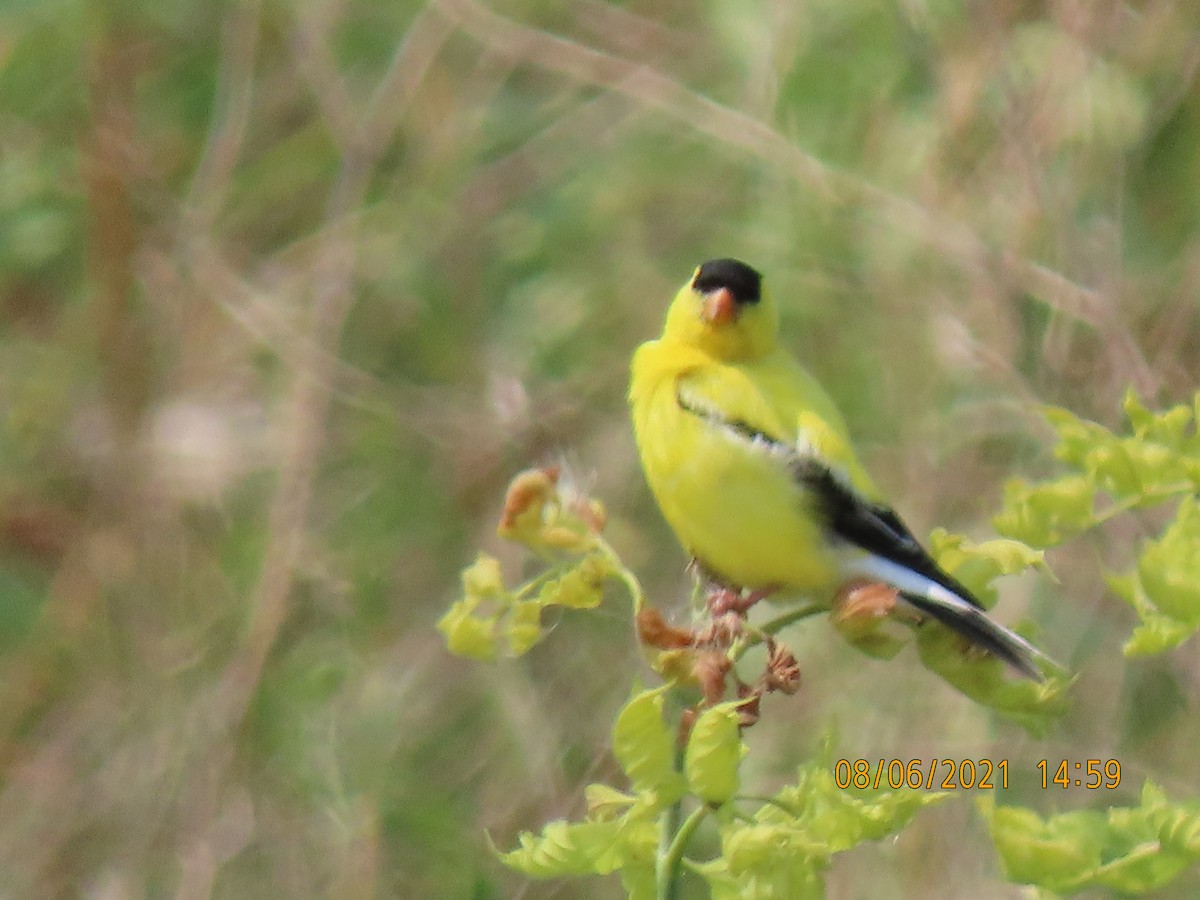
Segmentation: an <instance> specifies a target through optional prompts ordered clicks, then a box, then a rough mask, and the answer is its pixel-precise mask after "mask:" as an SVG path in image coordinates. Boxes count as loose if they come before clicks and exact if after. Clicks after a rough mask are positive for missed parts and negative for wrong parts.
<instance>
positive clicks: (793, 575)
mask: <svg viewBox="0 0 1200 900" xmlns="http://www.w3.org/2000/svg"><path fill="white" fill-rule="evenodd" d="M778 332H779V312H778V309H777V308H776V306H775V304H774V302H773V301H772V299H771V295H770V293H769V292H768V291H767V289H766V287H765V285H764V284H763V280H762V276H761V275H760V274H759V273H758V272H756V271H755V270H754V269H752V268H751V267H750V266H748V265H746V264H745V263H743V262H740V261H738V260H735V259H714V260H710V261H709V262H706V263H704V264H703V265H701V266H700V267H699V268H697V269H696V271H695V273H693V275H692V277H691V279H689V280H688V282H687V284H685V285H684V286H683V287H682V288H681V289H680V291H679V293H678V294H676V295H675V299H674V300H673V301H672V303H671V306H670V309H669V310H668V311H667V320H666V325H665V327H664V328H663V333H662V337H660V338H659V339H658V340H653V341H648V342H647V343H645V344H643V345H642V346H641V347H639V348H638V350H637V352H636V353H635V354H634V357H633V365H632V378H631V382H630V388H629V403H630V407H631V410H632V415H633V426H634V432H635V435H636V438H637V445H638V452H639V453H640V455H641V461H642V468H643V469H644V471H645V473H646V480H647V482H648V483H649V485H650V489H651V491H652V492H653V493H654V497H655V499H656V500H657V501H658V505H659V507H660V508H661V509H662V512H663V515H664V516H665V517H666V520H667V522H668V524H670V526H671V528H672V529H674V531H675V534H676V536H677V537H678V538H679V541H680V543H682V544H683V546H684V549H685V550H686V551H687V552H688V553H689V554H691V555H692V557H693V558H694V559H695V560H696V562H697V563H698V564H699V566H700V567H701V569H702V570H703V571H704V572H705V573H706V575H708V576H709V577H710V578H711V579H712V580H713V581H714V582H716V583H717V584H719V585H721V586H723V587H725V588H727V589H730V590H735V591H740V590H741V589H747V590H748V591H750V592H751V593H750V595H749V596H750V598H756V597H758V596H763V595H766V594H769V593H773V592H775V591H781V592H785V593H800V594H804V595H807V596H809V597H812V598H814V599H817V598H826V597H828V598H829V599H830V600H831V601H832V599H833V597H834V596H835V595H836V594H837V593H838V591H839V590H840V589H842V588H843V587H845V586H848V585H852V584H854V583H855V582H862V581H867V582H872V583H882V584H886V585H889V586H891V587H892V588H894V589H895V590H896V592H897V594H898V597H899V602H900V604H901V605H902V606H904V605H906V606H908V607H909V608H910V609H911V610H915V612H916V613H917V614H918V616H919V617H922V618H923V617H925V616H928V617H930V618H933V619H936V620H937V621H939V622H941V623H942V624H944V625H946V626H947V627H949V628H951V629H952V630H954V631H955V632H957V633H959V634H961V635H962V636H963V637H964V638H966V639H967V640H968V641H969V642H971V643H972V644H974V645H976V646H978V647H981V648H982V649H984V650H986V651H988V652H990V653H993V654H995V655H996V656H997V657H999V658H1000V659H1002V660H1004V661H1005V662H1006V663H1008V664H1009V665H1011V666H1013V667H1014V668H1015V669H1017V670H1018V671H1020V672H1021V673H1023V674H1025V675H1027V676H1029V677H1031V678H1035V679H1040V678H1041V677H1042V675H1041V672H1040V670H1039V664H1049V665H1054V664H1053V662H1052V661H1051V660H1049V658H1048V657H1046V656H1045V654H1043V653H1042V652H1041V651H1040V650H1038V649H1037V648H1036V647H1034V646H1033V645H1032V644H1030V643H1029V642H1028V641H1026V640H1025V639H1024V638H1023V637H1021V636H1020V635H1018V634H1016V633H1014V632H1012V631H1010V630H1009V629H1007V628H1004V627H1003V626H1001V625H998V624H996V623H995V622H993V621H991V620H990V619H989V618H988V617H987V615H986V614H985V613H984V611H983V608H982V607H981V605H980V604H979V601H978V600H976V599H975V598H974V597H973V596H972V595H971V593H970V592H969V591H968V590H967V589H966V588H965V587H963V585H961V584H959V583H958V581H956V580H955V579H954V578H952V577H951V576H950V575H948V574H947V573H946V572H944V571H943V570H942V569H941V568H940V567H939V566H938V564H937V563H936V562H934V560H933V559H932V557H930V555H929V554H928V552H926V550H925V549H924V548H923V547H922V546H921V544H920V542H918V541H917V539H916V538H915V537H913V534H912V532H911V531H909V529H908V528H907V527H906V526H905V525H904V523H903V522H902V521H901V520H900V518H899V516H897V515H896V513H895V512H894V511H893V510H892V509H891V507H889V506H888V505H887V504H886V503H884V502H883V500H882V498H881V497H880V495H879V492H878V490H877V489H876V487H875V485H874V484H873V483H872V482H871V478H870V476H869V475H868V474H867V472H866V470H865V469H864V468H863V466H862V464H861V463H860V462H859V460H858V457H857V456H856V455H855V453H854V449H853V447H852V446H851V444H850V440H849V437H848V432H847V429H846V425H845V423H844V422H843V420H842V416H841V414H840V413H839V412H838V410H837V407H836V406H834V403H833V401H832V400H831V399H830V398H829V396H828V395H827V394H826V393H825V391H824V390H823V389H822V388H821V385H820V384H819V383H818V382H817V381H816V379H814V378H813V377H812V376H811V375H809V374H808V372H806V371H805V370H804V369H803V368H801V366H800V364H799V363H797V362H796V360H795V359H793V358H792V357H791V356H790V355H789V354H788V353H787V352H786V351H784V350H783V349H782V348H781V347H780V346H779V343H778Z"/></svg>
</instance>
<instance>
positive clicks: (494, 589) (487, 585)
mask: <svg viewBox="0 0 1200 900" xmlns="http://www.w3.org/2000/svg"><path fill="white" fill-rule="evenodd" d="M462 585H463V593H465V594H466V595H467V596H468V597H478V598H481V599H483V598H495V597H502V596H504V594H505V593H506V591H505V589H504V575H503V573H502V572H501V571H500V560H498V559H496V558H495V557H494V556H489V555H488V554H486V553H480V554H479V555H478V556H477V557H475V562H473V563H472V564H471V565H470V566H468V567H467V568H465V569H463V573H462Z"/></svg>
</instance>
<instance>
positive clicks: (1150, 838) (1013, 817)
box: [979, 781, 1200, 894]
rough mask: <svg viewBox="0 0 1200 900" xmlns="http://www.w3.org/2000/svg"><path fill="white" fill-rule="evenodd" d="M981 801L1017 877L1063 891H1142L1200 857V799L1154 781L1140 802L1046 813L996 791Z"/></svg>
mask: <svg viewBox="0 0 1200 900" xmlns="http://www.w3.org/2000/svg"><path fill="white" fill-rule="evenodd" d="M979 809H980V811H981V813H982V814H983V816H984V819H985V820H986V821H987V823H988V828H989V829H990V831H991V834H992V841H993V843H994V844H995V846H996V850H997V852H998V853H999V854H1000V860H1001V863H1002V865H1003V867H1004V871H1005V873H1006V875H1007V877H1008V878H1009V880H1011V881H1015V882H1019V883H1024V884H1031V885H1036V886H1038V887H1041V888H1044V889H1048V890H1052V891H1056V892H1059V893H1072V892H1075V891H1081V890H1086V889H1088V888H1096V887H1106V888H1110V889H1112V890H1115V891H1120V892H1122V893H1131V894H1141V893H1145V892H1147V891H1152V890H1157V889H1159V888H1161V887H1163V886H1164V885H1166V884H1167V883H1169V882H1170V881H1171V880H1172V879H1173V878H1175V876H1176V875H1178V874H1179V873H1180V872H1182V871H1183V870H1184V869H1186V868H1188V867H1189V866H1191V865H1194V864H1195V863H1196V862H1197V861H1200V845H1198V842H1197V840H1196V835H1197V834H1200V804H1195V803H1191V804H1173V803H1171V802H1170V801H1169V800H1168V799H1167V797H1166V796H1165V795H1164V794H1163V792H1162V790H1161V789H1159V788H1158V787H1157V786H1155V785H1154V784H1152V783H1151V782H1149V781H1147V782H1146V784H1145V785H1144V786H1143V789H1142V802H1141V805H1140V806H1136V807H1110V808H1109V809H1107V810H1105V811H1099V810H1077V811H1074V812H1068V813H1062V814H1060V815H1056V816H1051V817H1050V818H1047V819H1043V818H1041V817H1040V816H1038V815H1037V814H1036V813H1034V812H1032V811H1031V810H1028V809H1023V808H1020V807H996V805H995V802H994V800H993V799H992V798H990V797H989V798H984V799H983V800H981V801H980V803H979Z"/></svg>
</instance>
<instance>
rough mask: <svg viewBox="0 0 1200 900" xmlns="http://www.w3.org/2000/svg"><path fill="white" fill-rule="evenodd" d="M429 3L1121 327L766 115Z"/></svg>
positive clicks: (471, 30) (491, 44)
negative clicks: (814, 149) (796, 138)
mask: <svg viewBox="0 0 1200 900" xmlns="http://www.w3.org/2000/svg"><path fill="white" fill-rule="evenodd" d="M433 2H434V3H435V4H436V6H437V7H438V8H439V9H440V10H441V11H442V12H443V13H444V14H445V15H446V16H448V17H449V18H451V19H452V20H453V21H454V22H455V23H456V24H457V25H458V26H459V27H460V28H461V29H462V31H463V32H465V33H466V34H468V35H470V36H471V37H472V38H473V39H475V40H476V41H478V42H479V43H481V44H483V45H484V46H486V47H488V48H489V49H490V50H492V51H493V52H496V53H499V54H502V55H505V56H508V57H510V58H514V59H517V60H519V61H521V62H525V63H528V64H530V65H535V66H539V67H541V68H545V69H549V70H550V71H553V72H558V73H560V74H562V75H565V76H568V77H570V78H573V79H575V80H577V81H579V82H581V83H583V84H586V85H590V86H594V87H601V88H605V89H607V90H610V91H613V92H615V93H618V94H621V95H623V96H625V97H628V98H629V99H631V100H633V101H634V102H636V103H638V104H639V105H642V106H648V107H651V108H654V109H657V110H659V111H661V112H663V113H665V114H667V115H669V116H671V117H672V118H673V119H676V120H677V121H679V122H680V123H682V124H684V125H686V126H687V127H689V128H691V129H693V130H694V131H697V132H699V133H700V134H703V135H705V136H707V137H710V138H713V139H714V140H717V141H720V142H721V143H724V144H728V145H731V146H734V147H738V148H740V149H742V150H745V151H746V152H748V153H750V154H752V155H753V156H755V157H758V158H760V159H762V160H765V161H767V162H769V163H771V164H772V165H774V166H777V167H778V168H780V169H782V170H783V171H785V172H788V173H789V174H790V175H791V177H793V178H795V179H796V180H797V181H799V182H800V184H802V185H803V186H804V187H806V188H807V189H809V190H811V191H813V192H814V193H816V194H818V195H819V196H821V197H822V198H824V199H825V200H826V201H828V202H831V203H849V202H863V203H867V204H869V205H871V206H873V207H875V208H876V209H877V210H879V211H880V212H881V213H882V214H883V215H884V216H886V217H887V218H888V219H889V220H891V221H892V222H893V223H894V224H895V225H897V226H898V227H900V228H902V229H904V230H906V231H908V232H910V233H913V234H915V235H918V236H919V237H920V238H921V239H922V240H924V241H925V242H926V243H928V244H929V245H930V246H931V247H933V248H935V249H937V250H939V251H942V252H943V253H945V254H947V255H949V256H951V257H952V258H954V259H957V260H958V261H959V262H960V264H963V265H966V266H968V267H971V268H980V267H988V266H989V263H990V264H991V265H993V266H994V265H996V264H997V263H998V264H1000V266H1002V267H1003V270H1004V271H1005V272H1007V274H1008V275H1009V277H1011V278H1012V279H1013V280H1014V282H1015V283H1016V284H1017V285H1018V286H1019V287H1020V288H1021V289H1022V290H1024V291H1026V292H1027V293H1029V294H1031V295H1033V296H1035V297H1037V298H1038V299H1039V300H1041V301H1042V302H1043V303H1045V304H1046V305H1048V306H1050V307H1051V308H1052V309H1054V310H1055V311H1057V312H1059V313H1061V314H1063V315H1066V316H1070V317H1071V318H1073V319H1076V320H1079V321H1082V322H1084V323H1086V324H1088V325H1091V326H1092V327H1095V328H1099V329H1102V330H1103V331H1104V332H1105V336H1106V337H1107V338H1108V339H1110V340H1118V339H1119V334H1118V329H1113V328H1106V327H1104V325H1105V323H1106V322H1108V321H1109V320H1110V319H1111V315H1110V311H1109V309H1108V308H1107V307H1108V304H1106V303H1105V302H1104V300H1103V298H1102V297H1101V296H1100V295H1099V293H1098V292H1097V291H1095V290H1093V289H1091V288H1087V287H1084V286H1082V285H1079V284H1076V283H1075V282H1073V281H1071V280H1070V279H1069V278H1067V277H1066V276H1064V275H1062V274H1061V273H1058V272H1054V271H1052V270H1051V269H1049V268H1047V267H1046V266H1045V265H1043V264H1041V263H1038V262H1035V261H1033V260H1030V259H1027V258H1025V257H1023V256H1021V255H1020V254H1018V253H1015V252H1012V251H999V252H997V251H995V250H993V249H991V248H989V247H988V246H987V245H986V244H985V242H984V241H983V240H982V239H981V238H980V237H979V236H978V235H977V234H976V233H975V232H974V231H972V230H971V229H970V228H968V227H967V226H965V225H963V224H962V223H960V222H956V221H954V220H953V219H951V218H949V217H947V216H944V215H941V214H939V213H936V212H934V211H931V210H929V209H927V208H925V207H923V206H922V205H920V204H919V203H916V202H915V201H913V200H910V199H908V198H906V197H901V196H898V195H896V194H893V193H891V192H890V191H888V190H885V189H883V188H880V187H878V186H876V185H873V184H870V183H869V182H867V181H865V180H863V179H862V178H860V177H859V176H856V175H853V174H851V173H847V172H844V171H841V170H838V169H836V168H834V167H831V166H829V165H826V164H825V163H823V162H821V161H820V160H818V159H817V158H816V157H814V156H812V155H811V154H809V153H806V152H805V151H804V150H802V149H800V148H799V147H797V146H796V145H795V144H793V143H792V142H791V141H790V140H788V139H787V138H786V137H785V136H784V135H782V134H780V133H779V132H778V131H776V130H775V129H774V128H772V127H771V126H770V125H768V124H766V123H765V122H762V121H760V120H758V119H755V118H753V117H751V116H748V115H746V114H744V113H742V112H739V111H738V110H735V109H732V108H730V107H728V106H724V105H722V104H720V103H717V102H716V101H714V100H712V99H711V98H709V97H706V96H704V95H702V94H699V93H697V92H695V91H693V90H691V89H690V88H688V87H686V86H684V85H682V84H680V83H679V82H678V81H676V80H674V79H672V78H670V77H669V76H667V75H665V74H664V73H662V72H660V71H658V70H656V69H653V68H651V67H649V66H647V65H644V64H642V63H638V62H634V61H632V60H628V59H624V58H622V57H619V56H616V55H613V54H611V53H607V52H604V51H601V50H597V49H595V48H592V47H588V46H585V45H583V44H580V43H578V42H576V41H572V40H570V39H568V38H565V37H561V36H559V35H554V34H550V33H548V32H546V31H542V30H540V29H537V28H534V27H531V26H527V25H523V24H520V23H518V22H515V21H513V20H511V19H508V18H505V17H504V16H501V15H498V14H497V13H495V12H493V11H492V10H490V9H488V8H487V7H485V6H483V5H481V4H480V3H477V2H475V0H433ZM1125 349H1126V350H1128V349H1129V348H1125ZM1130 355H1132V354H1130ZM1133 356H1134V358H1135V359H1136V355H1133ZM1146 377H1147V374H1146V373H1145V372H1138V373H1135V380H1142V379H1145V378H1146Z"/></svg>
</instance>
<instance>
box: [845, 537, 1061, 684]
mask: <svg viewBox="0 0 1200 900" xmlns="http://www.w3.org/2000/svg"><path fill="white" fill-rule="evenodd" d="M851 568H852V570H853V571H854V573H855V574H858V575H862V576H864V577H866V578H870V579H872V580H875V581H881V582H884V583H885V584H890V585H891V586H892V587H894V588H896V590H897V591H899V592H900V596H901V597H902V598H903V599H904V600H905V601H906V602H907V603H908V604H909V605H910V606H911V607H913V609H915V610H917V612H919V613H921V614H923V615H926V616H929V618H931V619H935V620H937V621H938V622H941V623H942V624H943V625H945V626H946V627H947V628H949V629H950V630H951V631H954V632H955V633H956V634H960V635H962V636H963V637H964V638H966V639H967V640H968V641H970V642H971V643H972V644H974V645H975V646H977V647H979V648H981V649H983V650H986V651H987V652H989V653H992V654H994V655H995V656H997V657H999V658H1000V659H1002V660H1003V661H1004V662H1006V663H1007V664H1008V665H1010V666H1012V667H1013V668H1014V669H1016V670H1017V671H1018V672H1020V673H1021V674H1022V675H1025V676H1027V677H1029V678H1032V679H1034V680H1035V681H1041V680H1043V678H1044V674H1043V668H1044V667H1050V668H1053V669H1059V670H1061V669H1062V666H1060V665H1059V664H1058V663H1056V662H1055V661H1054V660H1053V659H1051V658H1050V657H1049V656H1047V655H1046V654H1045V653H1043V652H1042V651H1041V650H1039V649H1038V648H1037V647H1035V646H1033V644H1031V643H1029V641H1027V640H1025V638H1023V637H1021V636H1020V635H1019V634H1017V633H1016V632H1015V631H1011V630H1010V629H1008V628H1005V627H1004V626H1003V625H998V624H997V623H995V622H993V621H992V620H991V619H989V618H988V617H987V613H985V612H984V611H983V609H982V608H981V607H980V606H979V605H978V604H977V603H974V602H972V600H971V599H967V598H964V597H960V596H959V595H958V594H956V593H954V592H953V591H951V590H949V589H948V588H947V587H945V586H944V585H941V584H938V583H937V582H936V581H934V580H933V579H931V578H929V577H928V576H926V575H922V574H921V573H919V572H914V571H913V570H912V569H909V568H907V567H906V566H902V565H900V564H899V563H896V562H893V561H891V560H889V559H884V558H883V557H880V556H875V555H873V554H867V555H865V556H864V557H862V558H861V559H859V560H856V561H855V563H854V564H853V566H852V567H851ZM972 599H973V598H972Z"/></svg>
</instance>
